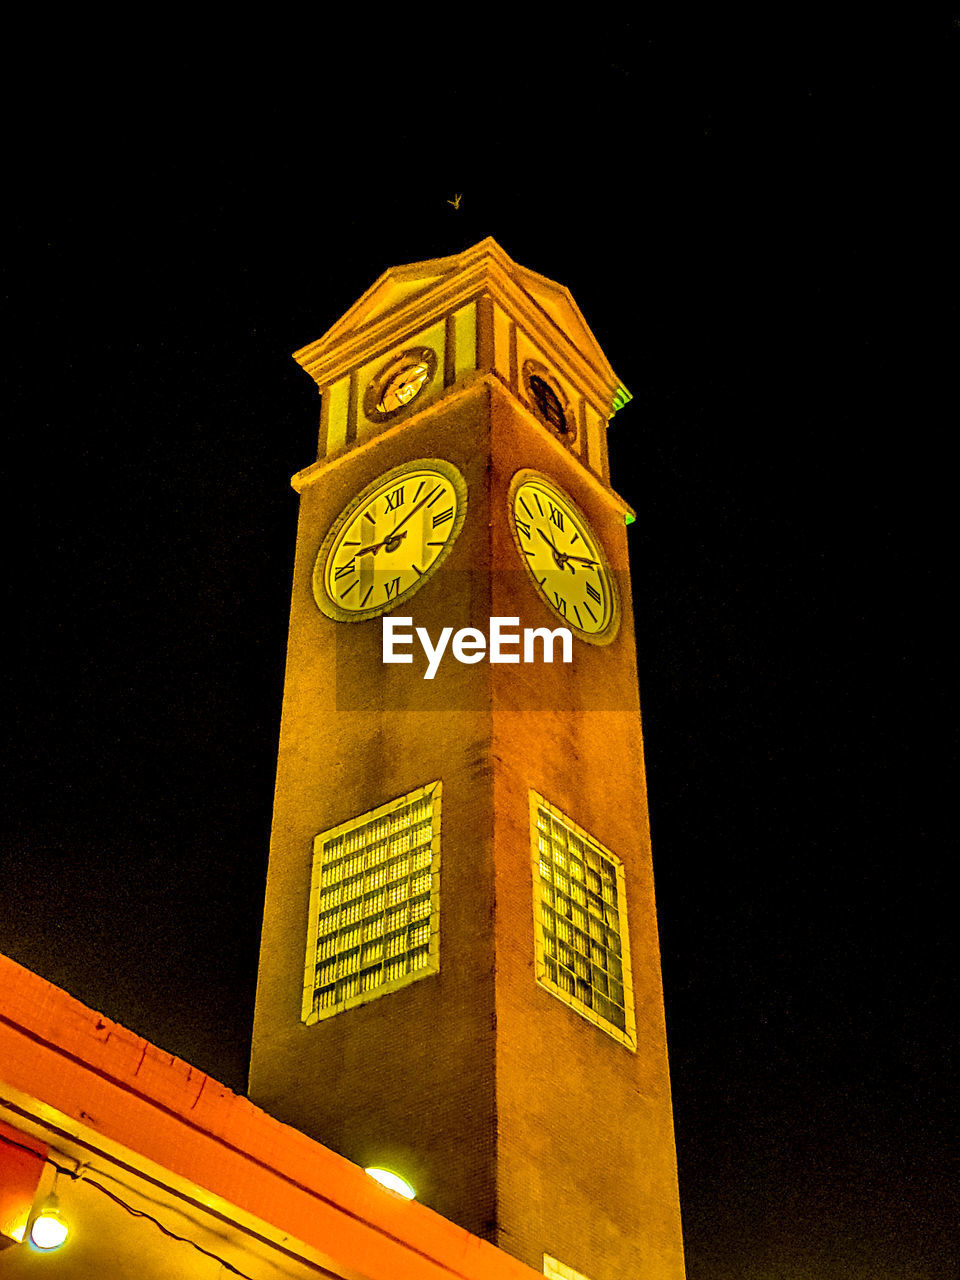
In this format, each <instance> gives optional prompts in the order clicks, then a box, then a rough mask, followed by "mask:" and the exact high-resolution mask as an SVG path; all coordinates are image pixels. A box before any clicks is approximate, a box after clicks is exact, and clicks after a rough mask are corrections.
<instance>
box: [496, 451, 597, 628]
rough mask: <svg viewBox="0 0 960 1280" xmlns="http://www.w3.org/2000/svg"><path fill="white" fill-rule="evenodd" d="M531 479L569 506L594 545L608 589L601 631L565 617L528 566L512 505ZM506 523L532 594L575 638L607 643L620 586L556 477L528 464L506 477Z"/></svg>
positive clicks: (594, 536) (584, 519) (588, 526)
mask: <svg viewBox="0 0 960 1280" xmlns="http://www.w3.org/2000/svg"><path fill="white" fill-rule="evenodd" d="M531 481H533V482H536V483H537V484H539V485H541V486H542V487H543V488H544V489H546V490H547V491H548V492H552V493H554V494H555V495H556V496H557V497H558V498H559V499H560V501H561V502H562V503H563V504H564V505H565V506H567V507H568V508H569V509H570V511H571V512H572V513H573V515H575V516H576V518H577V520H578V521H579V523H580V524H581V525H582V526H583V529H584V530H585V531H586V532H587V533H588V534H589V535H590V540H591V542H592V543H593V546H594V547H595V548H596V551H597V557H598V559H599V561H600V564H601V566H602V568H603V573H604V577H605V579H606V581H607V584H608V586H609V589H610V621H609V622H608V623H607V625H606V626H605V627H604V629H603V630H602V631H583V630H582V629H581V628H580V627H578V626H577V624H576V623H575V622H574V621H573V620H572V619H571V618H568V617H566V616H565V615H564V614H563V613H562V612H561V611H560V610H559V609H558V608H556V606H555V605H553V604H551V602H550V600H549V599H548V598H547V596H545V595H544V593H543V590H542V588H541V586H540V581H539V579H538V578H537V576H536V574H535V573H534V571H533V570H532V569H531V567H530V562H529V560H528V559H527V556H526V554H525V551H524V546H523V543H522V542H521V541H520V533H519V531H518V530H517V523H516V520H517V517H516V510H515V507H516V496H517V492H518V490H520V489H521V488H522V487H523V486H524V485H525V484H529V483H530V482H531ZM507 523H508V524H509V526H510V536H511V537H512V539H513V545H514V546H515V547H516V549H517V555H518V556H519V557H520V561H521V563H522V564H523V567H524V569H525V571H526V573H527V576H528V577H529V579H530V581H531V583H532V584H533V590H534V594H535V596H536V598H537V599H538V600H539V601H541V602H542V603H543V604H544V605H545V606H546V608H548V609H549V610H550V612H551V613H552V614H553V616H554V617H555V618H559V619H560V621H561V622H562V623H563V625H564V626H566V627H569V629H570V631H571V632H572V634H573V635H575V636H576V637H577V639H578V640H583V641H584V642H585V643H586V644H593V645H597V646H598V647H601V648H602V647H604V646H605V645H608V644H611V643H612V642H613V641H614V640H615V639H616V638H617V636H618V635H619V633H620V615H621V609H620V588H619V586H618V585H617V580H616V578H615V577H614V574H613V570H612V569H611V568H610V562H609V560H608V559H607V553H606V551H605V549H604V546H603V542H602V541H601V539H600V536H599V535H598V533H597V531H596V530H595V529H594V527H593V525H592V524H591V523H590V521H589V520H588V519H587V517H586V516H585V515H584V513H583V509H582V507H581V506H580V504H579V503H578V502H575V501H574V499H573V498H571V497H570V495H569V493H567V491H566V489H564V488H563V487H562V486H561V485H559V484H558V483H557V481H556V480H553V479H551V477H550V476H548V475H545V474H544V473H543V472H542V471H533V470H530V469H529V468H524V469H522V470H520V471H517V472H516V473H515V474H514V475H513V477H512V478H511V480H510V487H509V489H508V491H507Z"/></svg>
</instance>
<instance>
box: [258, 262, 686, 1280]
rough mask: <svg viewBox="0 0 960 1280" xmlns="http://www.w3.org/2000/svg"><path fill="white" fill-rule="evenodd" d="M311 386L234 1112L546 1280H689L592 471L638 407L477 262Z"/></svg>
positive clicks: (401, 275) (616, 556)
mask: <svg viewBox="0 0 960 1280" xmlns="http://www.w3.org/2000/svg"><path fill="white" fill-rule="evenodd" d="M296 359H297V360H298V361H299V363H300V364H301V365H302V366H303V368H304V369H305V370H306V371H307V372H308V373H309V374H310V375H311V377H313V378H314V380H315V381H316V383H317V384H318V386H319V388H320V392H321V397H322V398H321V413H320V439H319V449H318V458H317V461H316V462H314V463H313V464H311V465H310V466H308V467H307V468H306V469H305V470H303V471H301V472H299V473H298V474H297V475H296V476H294V478H293V485H294V487H295V488H296V490H297V491H298V493H299V494H300V498H301V506H300V522H299V531H298V535H297V553H296V567H295V571H294V583H293V602H292V607H291V615H290V635H289V647H288V654H287V669H286V681H285V687H284V701H283V716H282V724H281V733H280V753H279V763H278V769H277V785H276V796H275V804H274V816H273V830H272V836H271V845H270V862H269V871H268V875H267V889H266V904H265V911H264V922H263V937H262V944H261V958H260V972H259V981H258V988H257V1004H256V1016H255V1023H254V1038H253V1050H252V1060H251V1070H250V1095H251V1097H252V1099H253V1100H254V1101H255V1102H256V1103H257V1104H258V1105H260V1106H262V1107H264V1108H265V1109H266V1110H267V1111H269V1112H271V1113H272V1114H273V1115H275V1116H277V1117H278V1118H279V1119H281V1120H283V1121H285V1122H287V1123H289V1124H291V1125H294V1126H296V1127H297V1128H299V1129H301V1130H303V1131H304V1132H306V1133H308V1134H309V1135H311V1136H312V1137H314V1138H316V1139H318V1140H319V1141H321V1142H323V1143H325V1144H326V1145H328V1146H330V1147H333V1148H334V1149H335V1150H337V1151H339V1152H341V1153H342V1154H343V1155H345V1156H347V1157H348V1158H349V1159H351V1160H353V1161H356V1162H357V1163H358V1164H361V1165H363V1166H364V1167H369V1166H378V1167H385V1168H389V1169H391V1170H393V1171H395V1172H396V1173H398V1174H401V1175H402V1176H403V1177H404V1178H406V1179H407V1180H408V1181H409V1182H410V1183H412V1184H413V1186H414V1187H415V1188H416V1191H417V1195H418V1198H419V1199H420V1200H421V1201H422V1202H423V1203H425V1204H427V1205H429V1206H430V1207H431V1208H433V1209H435V1210H437V1212H439V1213H441V1214H443V1215H444V1216H445V1217H447V1218H450V1219H452V1220H453V1221H454V1222H457V1223H459V1224H460V1225H461V1226H463V1227H465V1228H467V1229H468V1230H469V1231H471V1232H473V1233H474V1234H476V1235H478V1236H480V1237H482V1238H484V1239H486V1240H489V1241H491V1242H492V1243H494V1244H496V1245H498V1246H499V1247H500V1248H502V1249H504V1250H506V1251H507V1252H508V1253H510V1254H512V1255H514V1256H515V1257H516V1258H519V1259H520V1260H521V1261H523V1262H525V1263H527V1264H528V1265H529V1266H531V1267H533V1268H535V1269H536V1270H537V1271H542V1272H545V1273H546V1274H548V1275H557V1276H561V1275H562V1276H568V1277H569V1276H574V1275H579V1276H582V1277H586V1280H648V1278H649V1280H678V1278H679V1277H682V1276H683V1253H682V1243H681V1233H680V1210H679V1200H678V1192H677V1173H676V1155H675V1146H674V1138H673V1119H672V1112H671V1102H670V1083H669V1075H668V1069H667V1049H666V1037H665V1029H664V1016H663V996H662V984H661V977H660V961H659V947H658V940H657V921H656V912H655V907H654V890H653V875H652V864H651V855H650V840H649V831H648V820H647V803H646V787H645V779H644V765H643V749H642V740H641V731H640V709H639V697H638V690H637V671H636V654H635V647H634V633H633V609H632V602H631V591H630V580H629V574H628V568H627V538H626V526H627V524H628V523H630V521H631V518H632V516H631V512H630V509H629V507H628V506H627V505H626V503H624V501H623V500H622V499H621V498H619V497H618V496H617V494H616V493H615V492H614V490H613V489H612V488H611V487H610V480H609V474H608V465H607V444H606V427H607V423H608V420H609V419H610V417H611V416H612V415H613V413H614V412H615V411H616V410H617V409H618V408H620V407H621V406H622V405H623V404H624V403H625V402H626V401H627V400H628V399H629V395H628V393H627V392H626V391H625V390H624V389H623V387H622V386H621V385H620V383H619V381H618V379H617V377H616V375H615V374H614V372H613V370H612V369H611V367H610V365H609V364H608V362H607V360H606V357H605V356H604V354H603V352H602V351H601V350H600V347H599V346H598V345H597V342H596V339H595V338H594V337H593V334H592V333H591V332H590V330H589V328H588V327H587V324H586V322H585V321H584V319H583V317H582V316H581V314H580V312H579V310H578V309H577V306H576V304H575V302H574V301H573V298H572V297H571V296H570V293H569V292H568V291H567V290H566V289H565V288H564V287H563V286H561V285H558V284H554V283H553V282H552V281H550V280H547V279H545V278H544V277H543V276H540V275H537V274H536V273H535V272H532V271H528V270H526V269H525V268H523V267H520V266H518V265H517V264H516V263H515V262H513V261H512V260H511V259H510V258H509V257H508V256H507V254H506V253H504V251H503V250H502V249H501V248H500V246H499V245H498V244H497V243H496V242H495V241H493V240H492V239H487V240H484V241H482V242H481V243H480V244H478V245H475V246H474V247H473V248H471V249H468V250H466V251H465V252H463V253H461V254H457V255H455V256H453V257H449V258H440V259H435V260H433V261H429V262H421V263H416V264H414V265H412V266H406V267H398V268H394V269H392V270H389V271H387V272H385V273H384V275H383V276H381V278H380V279H379V280H378V281H377V282H376V283H375V284H374V285H373V286H372V287H371V288H370V289H368V290H367V292H366V293H365V294H364V295H363V297H362V298H361V299H360V300H359V301H358V302H357V303H356V304H355V305H354V306H353V307H352V308H351V310H350V311H348V312H347V314H346V315H345V316H344V317H343V318H342V319H341V320H339V321H338V322H337V324H335V325H334V326H333V328H332V329H331V330H330V331H329V332H328V333H327V334H326V335H325V336H324V337H323V338H321V339H319V340H318V341H317V342H314V343H312V344H311V345H309V346H307V347H304V348H303V349H302V350H301V351H298V352H297V353H296ZM401 619H406V620H407V621H406V622H401V621H400V620H401ZM492 619H494V620H496V619H502V620H506V621H505V622H501V623H499V624H498V623H496V622H492V621H491V620H492ZM497 626H499V627H500V629H501V631H502V632H503V633H504V636H505V637H507V638H505V639H504V640H503V641H502V643H500V644H499V653H498V652H497V648H498V646H497V643H496V637H495V632H496V629H497ZM387 627H392V628H393V630H394V632H395V633H396V634H397V635H400V636H401V637H404V636H405V637H406V638H407V643H405V644H404V643H400V644H397V645H396V646H395V647H394V656H400V657H405V658H408V659H409V660H408V661H395V662H387V661H385V660H384V658H385V656H387V655H386V653H385V641H384V633H385V629H386V628H387ZM561 628H566V630H567V631H568V632H569V640H568V641H567V644H568V649H569V652H568V653H566V654H565V653H564V651H563V643H562V641H563V637H562V636H551V635H550V633H552V632H555V631H558V630H559V629H561ZM418 629H419V632H420V633H422V637H423V639H421V635H420V634H418ZM447 629H449V630H447ZM525 629H526V630H527V631H528V633H529V640H528V643H527V644H526V645H525V643H524V631H525ZM444 633H446V637H447V640H446V647H445V648H444V650H443V653H442V655H441V656H440V657H439V658H438V659H437V660H436V662H435V663H434V668H433V671H432V674H431V677H430V678H426V677H427V675H428V660H427V657H426V655H425V652H424V643H427V644H428V645H429V646H431V647H433V648H434V649H436V648H437V646H438V645H439V644H440V642H441V638H442V636H443V634H444ZM492 633H494V634H493V635H492ZM511 635H512V636H515V637H516V639H515V640H514V641H513V642H511V641H510V640H509V638H508V637H510V636H511ZM548 653H549V656H550V657H551V658H552V661H548V660H547V657H548ZM495 657H499V658H500V661H493V660H491V659H493V658H495ZM565 657H566V658H568V659H569V660H568V661H564V658H565Z"/></svg>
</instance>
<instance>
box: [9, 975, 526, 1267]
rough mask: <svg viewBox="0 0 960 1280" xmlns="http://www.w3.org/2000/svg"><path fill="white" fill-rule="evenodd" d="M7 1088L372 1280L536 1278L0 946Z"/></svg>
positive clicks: (502, 1254)
mask: <svg viewBox="0 0 960 1280" xmlns="http://www.w3.org/2000/svg"><path fill="white" fill-rule="evenodd" d="M4 1085H7V1086H8V1087H10V1088H11V1089H13V1090H16V1091H18V1092H20V1093H22V1094H24V1095H27V1096H29V1097H31V1098H34V1099H36V1100H37V1101H38V1102H39V1103H40V1104H42V1105H43V1106H44V1108H45V1109H48V1108H53V1109H55V1111H57V1112H59V1113H60V1115H62V1116H65V1117H67V1118H68V1119H69V1120H72V1121H74V1122H76V1123H77V1124H78V1125H82V1126H83V1127H84V1128H85V1129H87V1130H91V1129H92V1130H93V1131H94V1132H96V1133H97V1134H99V1135H101V1136H102V1137H104V1138H105V1139H107V1140H109V1141H110V1142H112V1143H116V1144H119V1145H122V1146H123V1147H125V1148H127V1149H128V1150H129V1151H132V1152H135V1153H136V1154H138V1155H140V1156H141V1157H143V1158H144V1159H146V1160H149V1161H152V1162H153V1163H154V1164H157V1165H160V1166H161V1167H162V1168H164V1169H166V1170H169V1171H170V1172H172V1173H174V1174H176V1175H177V1176H179V1177H182V1178H186V1179H189V1180H190V1181H191V1182H192V1183H194V1184H195V1185H196V1186H197V1187H198V1188H200V1189H202V1190H205V1191H208V1192H211V1193H213V1194H214V1195H217V1196H219V1197H222V1198H223V1199H224V1200H225V1201H227V1202H229V1203H231V1204H234V1205H236V1206H238V1207H239V1208H240V1209H242V1210H244V1211H245V1212H247V1213H250V1214H253V1215H255V1216H256V1217H258V1218H260V1219H262V1220H263V1221H265V1222H267V1223H269V1224H270V1225H271V1226H274V1227H276V1228H279V1229H281V1230H283V1231H285V1232H288V1233H289V1234H290V1235H292V1236H294V1237H296V1238H297V1239H299V1240H301V1241H303V1242H304V1243H305V1244H307V1245H309V1246H310V1247H311V1248H314V1249H318V1250H320V1251H322V1252H325V1253H329V1254H330V1255H331V1256H332V1257H334V1258H335V1259H336V1261H337V1262H338V1263H340V1264H341V1265H343V1266H344V1267H346V1268H351V1267H352V1268H354V1269H355V1270H356V1271H359V1272H360V1273H361V1274H364V1275H368V1276H369V1277H371V1280H401V1278H402V1280H408V1278H409V1280H420V1278H421V1277H423V1280H441V1278H442V1277H445V1276H449V1277H458V1278H460V1280H530V1278H531V1277H533V1276H535V1275H538V1274H539V1273H538V1272H535V1271H534V1270H532V1269H531V1268H530V1267H527V1266H525V1265H524V1264H523V1263H521V1262H518V1261H517V1260H516V1259H514V1258H511V1257H510V1256H509V1255H508V1254H506V1253H504V1252H503V1251H502V1250H500V1249H497V1248H495V1247H494V1246H493V1245H490V1244H487V1243H486V1242H485V1241H482V1240H480V1239H478V1238H477V1237H476V1236H473V1235H471V1234H470V1233H469V1232H467V1231H464V1230H463V1229H462V1228H461V1227H458V1226H456V1225H454V1224H453V1223H452V1222H449V1221H448V1220H447V1219H445V1218H442V1217H441V1216H440V1215H439V1214H437V1213H434V1212H433V1211H432V1210H431V1209H428V1208H426V1206H424V1205H421V1204H417V1203H416V1202H415V1201H407V1200H403V1199H402V1198H400V1197H399V1196H396V1195H394V1194H392V1193H391V1192H388V1191H386V1190H384V1189H383V1188H382V1187H380V1186H379V1184H377V1183H376V1182H374V1181H373V1179H372V1178H369V1177H368V1176H367V1175H366V1174H365V1173H364V1172H363V1170H362V1169H360V1168H359V1167H358V1166H357V1165H354V1164H352V1163H351V1162H350V1161H348V1160H346V1159H344V1158H343V1157H342V1156H339V1155H337V1154H336V1152H333V1151H330V1150H329V1149H328V1148H326V1147H324V1146H322V1145H321V1144H320V1143H318V1142H315V1141H313V1140H312V1139H311V1138H308V1137H306V1136H305V1135H304V1134H302V1133H300V1132H299V1131H298V1130H296V1129H292V1128H290V1127H289V1126H288V1125H284V1124H281V1123H280V1122H279V1121H277V1120H274V1119H273V1118H272V1117H271V1116H269V1115H267V1114H266V1112H264V1111H261V1110H260V1109H259V1108H258V1107H255V1106H254V1105H253V1103H251V1102H250V1101H249V1100H248V1099H247V1098H244V1097H241V1096H240V1095H238V1094H235V1093H233V1092H232V1091H231V1090H230V1089H228V1088H226V1086H224V1085H222V1084H219V1083H218V1082H217V1081H215V1080H214V1079H212V1077H210V1076H208V1075H206V1074H205V1073H203V1072H201V1071H198V1070H197V1069H196V1068H195V1067H192V1066H190V1065H189V1063H186V1062H184V1061H182V1060H181V1059H179V1058H176V1057H174V1056H172V1055H171V1054H169V1053H164V1052H163V1051H162V1050H161V1049H158V1048H157V1047H156V1046H155V1045H153V1044H150V1042H149V1041H147V1040H144V1039H143V1038H142V1037H141V1036H137V1035H135V1034H134V1033H133V1032H132V1031H129V1030H128V1029H127V1028H126V1027H123V1026H121V1025H120V1024H119V1023H116V1022H112V1021H111V1020H110V1019H108V1018H106V1017H104V1016H103V1015H102V1014H99V1013H97V1012H96V1011H95V1010H93V1009H89V1008H88V1007H87V1006H86V1005H83V1004H81V1003H80V1001H79V1000H75V999H74V998H73V997H72V996H70V995H68V994H67V992H65V991H63V990H61V989H60V988H59V987H55V986H54V985H53V984H52V983H50V982H47V981H46V980H45V979H43V978H41V977H39V976H38V975H37V974H35V973H32V972H31V971H30V970H29V969H25V968H23V967H22V966H21V965H18V964H17V963H16V962H15V961H13V960H11V959H9V957H7V956H3V955H0V1096H2V1092H3V1086H4ZM46 1114H47V1115H49V1111H46ZM7 1118H8V1119H9V1118H10V1117H9V1115H8V1116H7ZM332 1242H333V1245H332ZM334 1245H335V1247H334Z"/></svg>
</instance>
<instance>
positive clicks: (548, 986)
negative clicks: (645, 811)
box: [530, 790, 637, 1053]
mask: <svg viewBox="0 0 960 1280" xmlns="http://www.w3.org/2000/svg"><path fill="white" fill-rule="evenodd" d="M541 809H545V810H546V811H547V812H548V813H549V814H550V815H551V817H552V818H554V819H555V820H556V821H558V822H560V823H561V824H562V825H563V826H564V827H565V828H566V829H567V830H568V831H571V832H572V833H573V834H574V835H575V836H577V837H578V838H579V839H580V840H584V841H586V842H588V843H589V844H590V845H592V846H594V848H595V849H596V850H597V851H598V852H599V854H600V856H601V857H602V858H605V859H606V860H607V861H608V862H609V863H610V864H611V866H612V867H613V868H614V872H615V875H616V888H617V918H618V921H619V930H618V936H619V940H620V962H621V965H622V968H623V975H622V985H623V996H624V1005H623V1012H624V1022H625V1026H624V1028H623V1029H621V1028H620V1027H618V1026H617V1025H616V1023H613V1022H611V1021H610V1020H609V1019H608V1018H605V1017H604V1016H603V1014H602V1013H598V1012H597V1010H595V1009H593V1008H592V1007H591V1006H590V1005H588V1004H586V1003H584V1001H583V1000H581V999H580V998H579V997H578V996H576V995H575V994H573V993H572V992H569V991H565V990H564V989H563V988H562V987H561V986H559V985H558V984H557V983H556V982H554V981H553V980H552V979H551V978H550V976H549V973H548V971H547V953H546V948H545V944H544V930H543V915H542V910H543V896H542V892H541V885H542V884H543V880H542V878H541V875H540V845H539V838H538V831H539V827H538V823H537V817H538V811H539V810H541ZM530 854H531V871H532V879H533V886H532V888H533V892H532V899H533V932H534V953H535V954H534V972H535V975H536V981H537V984H538V985H539V986H541V987H542V988H543V989H544V990H545V991H547V992H549V994H550V995H552V996H555V997H556V999H558V1000H561V1001H562V1002H563V1003H564V1004H565V1005H567V1006H568V1007H569V1008H571V1009H572V1010H573V1011H574V1012H575V1013H577V1014H579V1015H580V1017H582V1018H585V1019H586V1020H587V1022H591V1023H593V1025H594V1026H596V1027H598V1028H599V1029H600V1030H601V1031H604V1032H606V1033H607V1035H609V1036H611V1037H612V1038H613V1039H614V1040H616V1041H617V1043H618V1044H621V1045H623V1047H624V1048H626V1049H629V1050H630V1052H631V1053H635V1052H636V1048H637V1023H636V1012H635V1008H634V996H633V972H632V965H631V957H630V934H629V928H628V921H627V897H626V873H625V871H624V866H623V863H622V861H621V860H620V859H619V858H618V857H617V855H616V854H615V853H612V852H611V851H610V850H609V849H608V848H606V846H605V845H603V844H601V843H600V841H599V840H597V839H596V837H595V836H592V835H591V834H590V833H589V832H588V831H586V830H585V829H584V828H583V827H581V826H580V824H579V823H577V822H575V821H574V820H573V819H572V818H570V817H569V816H568V815H567V814H565V813H564V812H563V811H562V810H561V809H558V808H557V806H556V805H554V804H551V803H550V801H549V800H547V799H546V798H545V797H544V796H542V795H540V794H539V792H536V791H533V790H531V791H530Z"/></svg>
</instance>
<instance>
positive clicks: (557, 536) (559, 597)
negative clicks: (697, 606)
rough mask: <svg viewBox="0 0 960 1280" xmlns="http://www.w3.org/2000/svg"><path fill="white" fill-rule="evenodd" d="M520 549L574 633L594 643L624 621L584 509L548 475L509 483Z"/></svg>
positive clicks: (606, 639) (523, 476)
mask: <svg viewBox="0 0 960 1280" xmlns="http://www.w3.org/2000/svg"><path fill="white" fill-rule="evenodd" d="M510 519H511V527H512V530H513V536H514V542H515V543H516V545H517V550H518V551H519V552H520V556H521V558H522V560H523V562H524V564H525V565H526V566H527V571H528V572H529V573H530V575H531V577H532V578H533V582H534V585H535V586H536V589H537V591H538V592H539V593H540V595H541V597H542V598H543V599H544V600H545V601H546V602H547V604H548V605H549V606H550V608H551V609H552V610H553V612H554V613H555V614H557V615H558V616H559V617H560V618H561V619H562V620H563V622H564V623H565V624H566V625H567V626H568V627H569V628H570V629H571V631H573V632H574V633H575V634H577V635H579V636H581V638H583V639H585V640H591V641H593V642H594V643H599V644H606V643H608V642H609V641H610V640H612V639H613V638H614V636H615V635H616V633H617V628H618V626H619V623H620V612H619V597H618V595H617V589H616V584H615V583H614V580H613V575H612V574H611V572H610V566H609V565H608V564H607V558H606V556H605V555H604V553H603V547H602V546H601V544H600V540H599V538H598V537H597V536H596V534H595V533H594V532H593V530H592V529H591V527H590V524H589V521H588V520H587V518H586V516H585V515H584V514H583V512H582V511H581V510H580V508H579V507H578V506H577V505H576V504H575V503H574V502H573V500H572V499H571V498H569V497H568V496H567V495H566V494H565V493H564V492H563V490H562V489H559V488H558V487H557V486H556V485H555V484H553V483H552V482H551V481H549V480H547V479H546V477H545V476H540V475H538V474H537V473H535V472H530V471H527V472H520V473H519V474H518V475H516V476H515V477H514V480H513V484H512V485H511V486H510Z"/></svg>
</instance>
